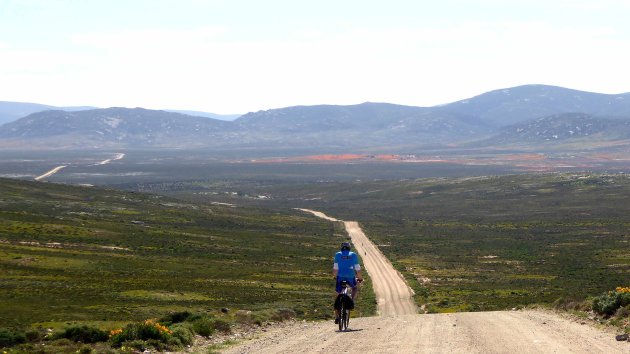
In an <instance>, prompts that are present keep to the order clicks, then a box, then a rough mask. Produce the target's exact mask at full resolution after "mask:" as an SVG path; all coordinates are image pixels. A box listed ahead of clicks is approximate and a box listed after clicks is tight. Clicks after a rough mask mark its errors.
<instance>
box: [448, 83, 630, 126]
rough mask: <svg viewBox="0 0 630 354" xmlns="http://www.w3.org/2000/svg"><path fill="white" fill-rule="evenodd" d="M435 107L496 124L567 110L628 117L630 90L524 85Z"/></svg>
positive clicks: (535, 117) (545, 115)
mask: <svg viewBox="0 0 630 354" xmlns="http://www.w3.org/2000/svg"><path fill="white" fill-rule="evenodd" d="M436 109H438V110H440V111H446V112H454V113H465V114H468V115H471V116H475V117H477V118H479V119H481V120H483V121H484V122H490V123H492V124H494V125H496V126H508V125H512V124H515V123H520V122H525V121H528V120H532V119H537V118H541V117H547V116H551V115H556V114H561V113H569V112H581V113H587V114H592V115H596V116H606V117H626V118H628V117H630V93H624V94H619V95H608V94H601V93H592V92H584V91H578V90H572V89H567V88H562V87H556V86H547V85H525V86H518V87H513V88H507V89H501V90H495V91H491V92H487V93H484V94H482V95H479V96H475V97H472V98H469V99H465V100H461V101H457V102H454V103H450V104H447V105H443V106H439V107H436Z"/></svg>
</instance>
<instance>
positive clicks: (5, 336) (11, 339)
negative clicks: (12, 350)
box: [0, 328, 26, 347]
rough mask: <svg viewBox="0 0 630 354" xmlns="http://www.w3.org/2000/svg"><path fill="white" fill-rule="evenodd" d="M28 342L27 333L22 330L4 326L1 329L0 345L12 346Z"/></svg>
mask: <svg viewBox="0 0 630 354" xmlns="http://www.w3.org/2000/svg"><path fill="white" fill-rule="evenodd" d="M25 342H26V335H25V334H24V332H22V331H18V330H13V329H8V328H2V329H0V347H12V346H14V345H16V344H22V343H25Z"/></svg>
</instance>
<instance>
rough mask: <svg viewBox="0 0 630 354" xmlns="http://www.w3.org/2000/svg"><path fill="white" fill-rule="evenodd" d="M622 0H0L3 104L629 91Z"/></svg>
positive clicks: (326, 100) (190, 103)
mask: <svg viewBox="0 0 630 354" xmlns="http://www.w3.org/2000/svg"><path fill="white" fill-rule="evenodd" d="M628 18H630V1H626V0H524V1H517V0H514V1H512V0H430V1H424V0H415V1H413V0H410V1H402V0H401V1H398V0H387V1H385V0H380V1H370V0H357V1H354V0H335V1H328V0H312V1H301V0H173V1H171V0H147V1H136V0H120V1H119V0H98V1H97V0H0V101H22V102H36V103H44V104H51V105H60V106H61V105H92V106H98V107H109V106H123V107H145V108H153V109H162V108H170V109H190V110H201V111H208V112H215V113H245V112H248V111H256V110H260V109H270V108H278V107H286V106H291V105H310V104H355V103H361V102H365V101H372V102H391V103H399V104H408V105H417V106H431V105H436V104H442V103H448V102H451V101H455V100H459V99H464V98H468V97H471V96H475V95H478V94H481V93H483V92H486V91H490V90H493V89H499V88H504V87H511V86H517V85H522V84H533V83H538V84H549V85H557V86H564V87H569V88H574V89H580V90H585V91H594V92H602V93H622V92H629V91H630V21H629V20H628Z"/></svg>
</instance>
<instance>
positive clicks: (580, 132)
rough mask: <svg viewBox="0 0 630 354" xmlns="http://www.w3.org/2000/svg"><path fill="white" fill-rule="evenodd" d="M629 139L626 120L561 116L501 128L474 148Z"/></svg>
mask: <svg viewBox="0 0 630 354" xmlns="http://www.w3.org/2000/svg"><path fill="white" fill-rule="evenodd" d="M626 139H630V119H629V120H624V119H616V118H603V117H596V116H593V115H590V114H585V113H563V114H558V115H552V116H548V117H543V118H538V119H535V120H531V121H527V122H524V123H518V124H514V125H511V126H507V127H504V128H502V129H501V130H500V132H499V133H498V134H497V135H496V136H494V137H492V138H489V139H487V140H484V141H481V142H478V143H477V145H488V146H505V145H530V146H535V145H539V144H551V145H553V144H557V143H565V142H568V141H582V142H585V143H587V142H590V143H596V142H602V141H613V140H626Z"/></svg>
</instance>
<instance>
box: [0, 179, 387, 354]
mask: <svg viewBox="0 0 630 354" xmlns="http://www.w3.org/2000/svg"><path fill="white" fill-rule="evenodd" d="M341 232H342V229H340V228H339V227H338V226H335V225H334V224H333V223H330V222H326V221H322V220H318V219H314V218H311V217H309V216H307V215H302V214H301V213H297V212H294V211H291V212H284V213H282V212H275V211H273V212H271V211H267V210H264V209H261V208H256V207H247V208H246V207H238V208H237V207H231V206H227V205H203V204H196V203H189V202H184V201H181V200H175V199H172V198H168V197H163V196H157V195H147V194H142V193H134V192H120V191H115V190H106V189H99V188H90V187H75V186H66V185H56V184H50V183H36V182H27V181H17V180H7V179H0V284H2V286H0V347H8V346H15V345H17V346H18V347H16V348H20V346H22V347H21V348H23V349H20V350H23V351H24V352H32V351H33V350H34V349H33V348H36V349H37V350H40V349H41V350H44V349H45V348H49V349H45V350H44V351H42V352H50V353H56V352H76V351H77V350H83V349H82V346H81V345H79V344H76V343H75V342H81V343H83V344H82V345H86V343H89V342H92V341H93V342H96V343H101V344H94V345H91V348H92V349H94V348H97V349H98V348H101V347H99V346H102V348H101V349H103V348H105V347H107V348H110V347H111V345H113V348H114V349H112V350H121V348H122V347H125V348H130V347H134V346H135V347H138V348H139V347H141V346H148V347H154V348H176V347H180V343H181V345H185V342H186V340H185V338H184V337H181V336H180V337H177V335H178V333H180V334H181V333H183V332H186V331H188V330H190V333H193V334H194V335H204V336H207V335H212V334H213V333H214V331H221V330H225V329H226V328H232V327H233V326H234V325H235V324H245V323H249V324H250V325H252V326H258V325H261V324H264V323H266V322H277V321H282V320H287V319H306V320H317V319H332V300H333V295H332V294H333V290H332V289H333V281H332V275H331V268H332V256H333V254H334V252H336V250H337V247H338V245H339V243H340V242H341V241H342V240H343V239H344V235H343V234H342V233H341ZM370 292H371V290H368V291H367V293H368V294H369V293H370ZM363 301H364V303H363V304H359V306H358V307H357V308H358V315H361V314H362V315H370V314H373V313H374V309H375V306H374V303H373V302H374V300H373V294H372V297H371V298H370V297H369V296H366V297H365V300H363ZM221 309H223V310H224V311H225V313H223V312H220V310H221ZM187 312H189V313H190V314H191V316H190V317H187V318H186V320H185V321H182V322H183V323H184V324H181V325H180V324H177V325H176V323H175V322H176V321H175V320H164V318H166V317H167V316H169V314H173V313H187ZM195 316H197V317H195ZM195 318H196V319H195ZM147 320H149V322H145V321H147ZM151 321H152V322H151ZM158 324H159V325H160V326H163V327H158V326H157V325H158ZM143 326H144V327H143ZM151 326H153V327H151ZM180 327H185V329H178V328H180ZM151 328H153V329H151ZM112 331H120V332H116V334H115V335H113V336H112V335H111V333H112ZM171 332H172V333H171ZM103 333H106V334H107V338H106V339H105V337H104V336H103ZM146 333H149V334H146ZM145 334H146V335H145ZM154 337H155V338H154ZM173 338H178V340H179V342H178V340H176V339H173ZM104 339H105V341H104ZM138 341H140V342H142V343H140V342H138ZM42 343H44V344H47V345H45V348H44V349H42V348H40V347H32V346H33V345H41V344H42ZM124 343H127V344H124ZM134 343H135V344H134ZM160 343H161V344H160ZM64 348H65V349H64ZM88 349H89V348H86V349H85V350H86V352H88V351H87V350H88ZM101 349H99V350H98V352H101ZM103 350H104V349H103ZM108 350H109V349H108Z"/></svg>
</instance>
